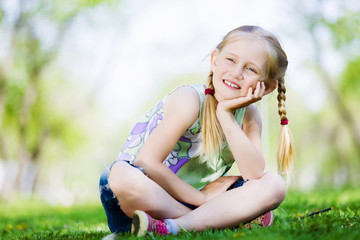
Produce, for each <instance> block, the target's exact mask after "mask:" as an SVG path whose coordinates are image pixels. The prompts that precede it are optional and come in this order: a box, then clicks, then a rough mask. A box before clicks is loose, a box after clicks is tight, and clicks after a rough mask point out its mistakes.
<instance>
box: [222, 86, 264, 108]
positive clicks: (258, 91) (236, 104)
mask: <svg viewBox="0 0 360 240" xmlns="http://www.w3.org/2000/svg"><path fill="white" fill-rule="evenodd" d="M264 95H265V83H264V82H260V81H259V82H258V83H257V84H256V88H255V91H254V92H253V89H252V88H251V87H250V88H249V90H248V92H247V94H246V96H244V97H238V98H234V99H228V100H223V101H221V102H219V103H218V105H217V110H225V111H227V112H232V113H233V112H234V111H235V110H236V109H239V108H243V107H247V106H249V105H250V104H252V103H254V102H257V101H259V100H261V99H262V97H263V96H264Z"/></svg>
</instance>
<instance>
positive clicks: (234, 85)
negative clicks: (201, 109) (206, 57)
mask: <svg viewBox="0 0 360 240" xmlns="http://www.w3.org/2000/svg"><path fill="white" fill-rule="evenodd" d="M266 61H267V56H266V50H265V45H264V43H263V42H262V41H260V40H254V39H246V38H237V39H234V40H233V41H231V42H229V43H228V44H227V45H226V46H224V47H223V48H222V49H221V51H219V50H217V49H216V50H214V51H213V53H212V55H211V70H212V71H213V85H214V88H215V94H214V96H215V98H216V99H217V101H219V102H220V101H222V100H225V99H233V98H237V97H241V96H246V94H247V92H248V90H249V88H250V87H252V89H253V90H254V89H255V87H256V84H257V83H258V82H259V81H264V79H265V73H266V72H265V69H266Z"/></svg>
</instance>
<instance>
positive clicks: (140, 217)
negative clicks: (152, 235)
mask: <svg viewBox="0 0 360 240" xmlns="http://www.w3.org/2000/svg"><path fill="white" fill-rule="evenodd" d="M148 226H149V219H148V217H147V215H146V213H145V212H143V211H140V210H136V211H135V212H134V215H133V218H132V223H131V233H132V234H134V235H135V236H137V237H142V236H145V235H146V233H147V231H148Z"/></svg>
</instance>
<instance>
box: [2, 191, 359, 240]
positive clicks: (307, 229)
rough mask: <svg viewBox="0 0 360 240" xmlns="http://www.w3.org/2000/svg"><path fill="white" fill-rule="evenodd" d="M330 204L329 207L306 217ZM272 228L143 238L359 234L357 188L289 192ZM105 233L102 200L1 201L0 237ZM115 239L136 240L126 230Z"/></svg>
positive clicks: (351, 236) (91, 236)
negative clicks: (55, 203) (66, 204)
mask: <svg viewBox="0 0 360 240" xmlns="http://www.w3.org/2000/svg"><path fill="white" fill-rule="evenodd" d="M328 207H332V210H330V211H327V212H323V213H320V214H316V215H313V216H310V217H309V216H308V214H309V213H311V212H314V211H318V210H322V209H325V208H328ZM274 213H275V223H274V225H273V227H271V228H253V229H251V230H250V229H242V228H236V229H232V230H231V229H226V230H215V231H212V230H207V231H204V232H199V233H195V232H187V233H181V234H180V235H178V236H167V237H153V236H147V237H145V238H144V239H154V238H156V239H165V238H166V239H263V238H265V239H359V238H360V190H358V189H355V188H352V189H343V190H338V191H334V190H322V191H313V192H309V193H301V192H289V193H288V195H287V197H286V199H285V201H284V202H283V204H282V205H281V206H280V208H278V209H277V210H275V211H274ZM107 234H109V231H108V228H107V225H106V217H105V213H104V212H103V210H102V207H101V203H100V202H99V203H96V204H87V205H84V206H73V207H69V208H66V207H53V206H49V205H47V204H45V203H43V202H40V201H30V202H23V203H21V202H13V203H4V202H0V239H4V240H5V239H101V238H102V237H103V236H106V235H107ZM118 239H136V238H135V237H133V236H130V235H129V234H124V235H120V236H118Z"/></svg>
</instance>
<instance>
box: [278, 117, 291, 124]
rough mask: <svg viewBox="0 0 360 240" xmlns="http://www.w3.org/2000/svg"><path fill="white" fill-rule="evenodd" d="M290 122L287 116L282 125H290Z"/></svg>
mask: <svg viewBox="0 0 360 240" xmlns="http://www.w3.org/2000/svg"><path fill="white" fill-rule="evenodd" d="M288 123H289V120H288V119H287V118H286V119H284V120H281V122H280V124H281V125H288Z"/></svg>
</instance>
